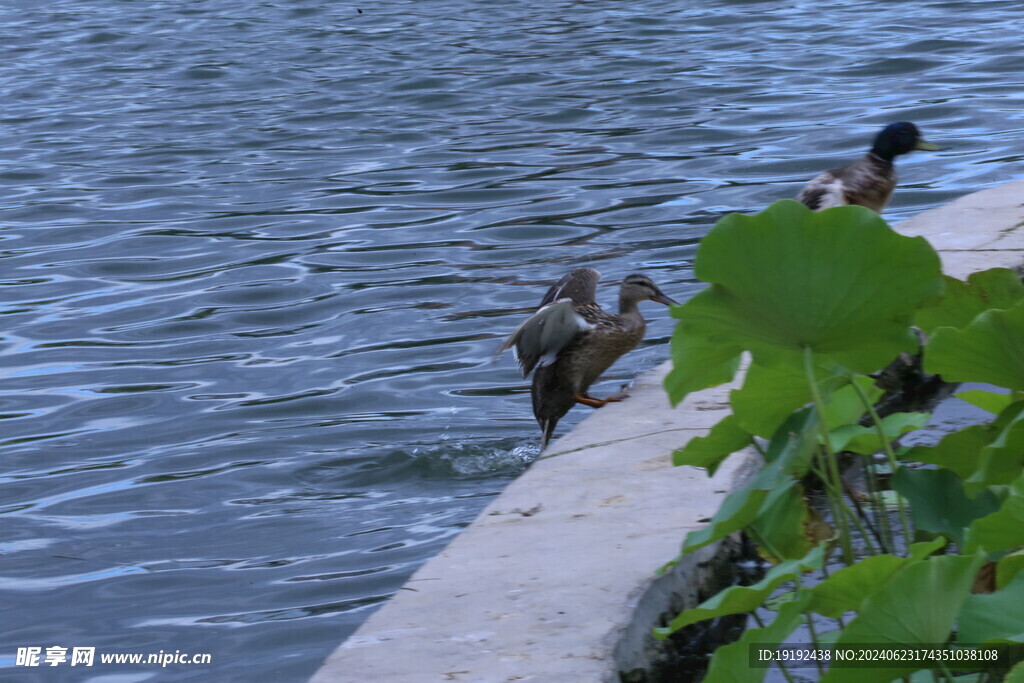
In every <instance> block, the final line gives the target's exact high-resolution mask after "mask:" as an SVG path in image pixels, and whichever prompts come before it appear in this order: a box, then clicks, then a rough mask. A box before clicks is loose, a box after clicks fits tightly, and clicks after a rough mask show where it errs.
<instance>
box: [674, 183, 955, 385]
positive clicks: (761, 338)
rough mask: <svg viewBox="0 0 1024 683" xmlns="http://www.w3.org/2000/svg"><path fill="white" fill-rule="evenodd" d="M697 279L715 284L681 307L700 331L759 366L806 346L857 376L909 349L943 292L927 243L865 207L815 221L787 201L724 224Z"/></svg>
mask: <svg viewBox="0 0 1024 683" xmlns="http://www.w3.org/2000/svg"><path fill="white" fill-rule="evenodd" d="M694 272H695V274H696V275H697V277H698V278H699V279H701V280H703V281H705V282H709V283H711V287H710V288H708V289H706V290H704V291H703V292H701V293H700V294H698V295H697V296H695V297H694V298H693V299H691V300H690V301H689V302H688V303H687V305H686V306H684V307H683V308H685V309H687V311H686V314H687V316H688V320H689V322H690V324H692V325H693V328H694V329H695V330H701V331H702V332H703V333H704V334H706V335H707V336H708V337H712V338H717V339H720V340H724V339H729V340H731V341H734V342H736V343H737V344H740V345H742V346H743V347H744V348H749V349H751V350H752V351H753V352H754V357H755V360H756V359H757V358H758V355H759V353H760V352H761V351H764V350H772V349H775V350H777V349H785V350H788V351H790V352H802V351H803V349H804V348H805V347H810V349H811V350H812V351H813V352H814V353H815V354H828V355H831V356H832V357H833V358H835V359H836V360H838V361H840V362H842V363H843V364H845V365H847V366H848V367H849V368H850V369H851V370H854V371H855V372H871V371H874V370H877V369H878V368H879V367H881V366H883V365H885V364H887V363H888V362H889V361H891V360H892V358H894V357H895V356H896V355H897V354H898V353H899V352H900V351H908V350H913V349H914V347H915V346H916V338H915V337H914V335H912V334H910V333H909V330H908V328H909V325H910V323H911V318H912V315H913V312H914V311H915V310H916V309H917V308H918V307H919V306H920V305H921V304H922V303H924V302H925V301H928V300H932V299H936V298H937V297H938V296H939V295H940V294H941V292H942V288H943V286H944V284H945V283H944V282H943V280H942V276H941V272H940V267H939V258H938V256H937V255H936V253H935V250H934V249H932V247H931V245H929V244H928V242H927V241H925V240H924V239H923V238H920V237H913V238H912V237H904V236H902V235H899V234H897V233H896V232H894V231H893V230H892V229H891V228H889V226H887V225H886V224H885V222H884V221H883V220H882V219H881V218H880V217H879V216H878V215H877V214H876V213H874V212H873V211H870V210H868V209H865V208H863V207H859V206H843V207H837V208H833V209H828V210H827V211H822V212H819V213H814V212H812V211H811V210H810V209H808V208H807V207H806V206H804V205H803V204H800V203H799V202H795V201H790V200H782V201H779V202H776V203H774V204H772V205H771V206H770V207H768V209H766V210H765V211H764V212H762V213H760V214H758V215H755V216H743V215H740V214H731V215H729V216H726V217H725V218H723V219H722V220H720V221H719V222H718V224H717V225H716V226H715V228H714V229H713V230H712V231H711V232H710V233H708V235H707V236H706V237H705V238H704V239H703V240H702V241H701V245H700V248H699V250H698V252H697V258H696V262H695V265H694Z"/></svg>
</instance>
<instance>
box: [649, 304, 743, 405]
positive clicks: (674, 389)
mask: <svg viewBox="0 0 1024 683" xmlns="http://www.w3.org/2000/svg"><path fill="white" fill-rule="evenodd" d="M685 309H686V306H685V305H683V306H673V307H672V312H673V315H675V314H676V313H677V312H679V313H682V314H684V315H685ZM741 351H742V349H741V348H740V347H739V346H735V345H729V344H719V343H716V342H714V341H711V340H708V339H707V338H705V337H703V336H701V335H700V334H694V333H692V332H690V331H688V330H687V326H686V323H685V321H684V322H680V323H679V324H677V325H676V329H675V332H673V333H672V343H671V345H670V355H671V357H672V370H671V372H669V373H668V375H667V376H666V377H665V390H666V391H667V392H668V397H669V400H670V401H671V402H672V405H678V404H679V403H680V402H681V401H682V400H683V399H684V398H686V396H687V394H689V393H691V392H694V391H700V390H701V389H707V388H708V387H714V386H718V385H719V384H725V383H726V382H729V381H731V380H732V378H733V376H734V375H735V374H736V369H737V368H738V367H739V361H740V353H741Z"/></svg>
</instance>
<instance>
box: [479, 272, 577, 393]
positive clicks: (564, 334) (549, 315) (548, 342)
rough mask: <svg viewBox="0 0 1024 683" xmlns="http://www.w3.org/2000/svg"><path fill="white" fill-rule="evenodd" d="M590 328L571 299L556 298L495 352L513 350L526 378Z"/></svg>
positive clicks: (553, 359)
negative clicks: (535, 368)
mask: <svg viewBox="0 0 1024 683" xmlns="http://www.w3.org/2000/svg"><path fill="white" fill-rule="evenodd" d="M563 279H564V278H563ZM593 327H594V326H593V325H591V324H590V323H588V322H587V321H586V320H584V319H583V317H582V316H580V314H579V313H577V312H576V309H575V307H574V306H573V300H572V299H569V298H565V299H558V300H557V301H554V302H552V303H549V304H547V305H544V306H542V307H541V308H540V310H538V311H537V312H536V313H534V314H533V315H532V316H530V318H529V319H527V320H526V321H525V322H524V323H523V324H522V325H520V326H519V327H517V328H516V329H515V331H514V332H513V333H512V334H511V335H509V337H508V339H506V340H505V342H504V343H503V344H502V345H501V348H500V349H498V353H501V352H502V351H506V350H508V349H514V353H515V355H516V360H517V361H519V367H520V368H521V369H522V371H523V377H526V376H527V375H529V374H530V372H531V371H532V370H533V368H534V367H536V366H537V364H538V363H539V364H540V365H548V364H549V363H553V362H554V361H555V358H557V357H558V352H559V351H561V350H562V349H564V348H565V346H566V345H567V344H568V343H569V342H570V341H572V339H573V338H574V337H576V335H578V334H581V333H583V332H586V331H587V330H590V329H593Z"/></svg>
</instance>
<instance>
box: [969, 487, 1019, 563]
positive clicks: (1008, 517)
mask: <svg viewBox="0 0 1024 683" xmlns="http://www.w3.org/2000/svg"><path fill="white" fill-rule="evenodd" d="M1021 546H1024V477H1021V479H1018V480H1017V481H1016V482H1015V483H1014V485H1013V486H1012V487H1011V488H1010V495H1008V496H1006V498H1004V499H1003V501H1002V503H1001V504H1000V506H999V509H998V510H996V511H995V512H993V513H992V514H990V515H986V516H985V517H981V518H980V519H976V520H974V521H973V522H972V523H971V526H970V528H969V529H968V530H967V537H966V540H965V541H964V552H966V553H973V552H976V551H977V550H978V549H982V548H983V549H984V550H986V551H988V552H990V553H993V552H998V551H1001V550H1015V549H1017V548H1020V547H1021Z"/></svg>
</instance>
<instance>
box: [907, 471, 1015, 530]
mask: <svg viewBox="0 0 1024 683" xmlns="http://www.w3.org/2000/svg"><path fill="white" fill-rule="evenodd" d="M892 487H893V488H894V489H895V490H896V491H898V492H899V494H900V495H901V496H903V497H904V498H906V499H907V501H908V502H909V503H910V518H911V521H913V522H914V528H915V529H919V530H924V531H930V532H932V533H936V534H945V535H946V536H948V537H949V538H950V539H951V540H953V541H955V542H956V543H957V544H958V545H962V544H963V541H964V532H965V531H966V530H967V527H969V526H970V525H971V522H973V521H974V520H976V519H979V518H981V517H984V516H986V515H989V514H992V513H993V512H995V511H996V510H998V509H999V500H998V499H997V498H996V496H995V494H993V493H992V492H991V491H982V492H981V493H980V494H978V496H977V497H976V498H968V497H967V495H966V494H965V493H964V483H963V480H961V479H960V477H958V476H956V474H954V473H953V472H951V471H949V470H947V469H942V468H939V469H917V470H912V469H908V468H906V467H901V468H900V469H898V470H897V471H896V474H894V475H893V477H892Z"/></svg>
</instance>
